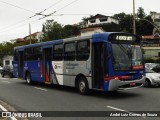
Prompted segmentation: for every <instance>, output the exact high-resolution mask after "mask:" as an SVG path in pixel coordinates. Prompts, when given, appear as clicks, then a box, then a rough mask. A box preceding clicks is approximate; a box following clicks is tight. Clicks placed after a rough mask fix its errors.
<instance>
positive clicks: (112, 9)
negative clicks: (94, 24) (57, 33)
mask: <svg viewBox="0 0 160 120" xmlns="http://www.w3.org/2000/svg"><path fill="white" fill-rule="evenodd" d="M159 4H160V1H159V0H135V9H136V11H137V9H138V8H139V7H142V8H144V11H145V13H146V14H149V13H150V11H155V12H158V13H160V7H159ZM40 12H42V13H41V14H43V15H49V14H51V13H53V14H52V15H51V16H49V17H46V18H43V17H44V16H42V15H36V16H34V15H35V14H36V13H40ZM121 12H124V13H126V14H132V13H133V0H0V43H2V42H4V41H7V42H8V41H10V40H12V39H16V38H24V37H25V36H27V35H29V24H30V25H31V33H34V32H40V31H42V25H43V24H44V23H45V22H46V20H51V19H53V20H54V21H57V22H58V23H60V24H62V25H67V24H71V25H72V24H77V23H79V22H81V20H82V18H83V17H89V16H90V15H96V14H103V15H106V16H112V15H114V14H118V13H121ZM33 16H34V17H33ZM42 18H43V19H42Z"/></svg>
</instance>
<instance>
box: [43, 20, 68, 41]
mask: <svg viewBox="0 0 160 120" xmlns="http://www.w3.org/2000/svg"><path fill="white" fill-rule="evenodd" d="M42 32H44V41H48V40H56V39H61V38H64V37H65V33H64V30H63V26H62V25H61V24H59V23H58V22H55V21H54V20H47V21H46V22H45V23H44V24H43V29H42Z"/></svg>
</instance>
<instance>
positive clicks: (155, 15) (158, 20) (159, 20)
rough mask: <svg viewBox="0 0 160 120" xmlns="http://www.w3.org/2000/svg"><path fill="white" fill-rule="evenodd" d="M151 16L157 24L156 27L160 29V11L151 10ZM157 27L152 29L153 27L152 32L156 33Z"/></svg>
mask: <svg viewBox="0 0 160 120" xmlns="http://www.w3.org/2000/svg"><path fill="white" fill-rule="evenodd" d="M151 18H152V20H153V22H154V24H155V26H157V28H158V29H159V31H160V13H156V12H152V13H151ZM157 28H154V29H153V34H155V33H156V31H157Z"/></svg>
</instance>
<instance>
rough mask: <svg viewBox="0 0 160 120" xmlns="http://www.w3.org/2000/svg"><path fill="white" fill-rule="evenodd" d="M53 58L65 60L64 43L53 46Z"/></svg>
mask: <svg viewBox="0 0 160 120" xmlns="http://www.w3.org/2000/svg"><path fill="white" fill-rule="evenodd" d="M53 60H57V61H58V60H63V44H62V43H61V44H56V45H54V46H53Z"/></svg>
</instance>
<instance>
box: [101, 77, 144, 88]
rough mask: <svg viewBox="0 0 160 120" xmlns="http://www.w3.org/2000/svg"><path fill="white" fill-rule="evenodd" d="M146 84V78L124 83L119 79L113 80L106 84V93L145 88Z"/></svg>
mask: <svg viewBox="0 0 160 120" xmlns="http://www.w3.org/2000/svg"><path fill="white" fill-rule="evenodd" d="M144 83H145V76H143V77H142V78H141V79H138V80H129V81H122V80H117V79H111V80H107V81H105V82H104V91H116V90H125V89H132V88H137V87H141V86H143V84H144Z"/></svg>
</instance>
